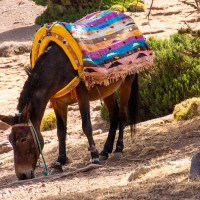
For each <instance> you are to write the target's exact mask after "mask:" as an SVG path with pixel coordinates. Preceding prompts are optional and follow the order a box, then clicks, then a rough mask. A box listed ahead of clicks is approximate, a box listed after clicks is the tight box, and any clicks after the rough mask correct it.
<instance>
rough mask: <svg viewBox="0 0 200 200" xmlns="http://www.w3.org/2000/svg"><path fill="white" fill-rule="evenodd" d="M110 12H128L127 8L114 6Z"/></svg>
mask: <svg viewBox="0 0 200 200" xmlns="http://www.w3.org/2000/svg"><path fill="white" fill-rule="evenodd" d="M110 10H114V11H119V12H126V11H127V10H126V8H125V7H123V6H122V5H114V6H111V8H110Z"/></svg>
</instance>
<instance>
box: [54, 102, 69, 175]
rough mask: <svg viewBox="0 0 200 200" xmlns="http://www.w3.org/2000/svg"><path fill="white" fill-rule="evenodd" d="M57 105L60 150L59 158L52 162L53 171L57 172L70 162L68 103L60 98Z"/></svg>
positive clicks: (55, 110) (55, 108) (55, 109)
mask: <svg viewBox="0 0 200 200" xmlns="http://www.w3.org/2000/svg"><path fill="white" fill-rule="evenodd" d="M55 105H56V106H55V107H54V112H55V115H56V122H57V136H58V145H59V152H58V158H57V159H56V161H54V162H53V163H52V165H51V167H52V168H53V169H54V170H52V172H55V173H57V172H62V165H65V164H66V163H67V162H68V158H67V156H66V134H67V128H66V123H67V105H65V104H63V103H60V102H59V101H58V100H57V101H56V104H55Z"/></svg>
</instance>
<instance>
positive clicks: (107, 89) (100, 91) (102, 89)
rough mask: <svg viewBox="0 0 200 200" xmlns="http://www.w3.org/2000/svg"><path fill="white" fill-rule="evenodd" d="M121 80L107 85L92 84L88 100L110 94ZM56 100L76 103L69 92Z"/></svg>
mask: <svg viewBox="0 0 200 200" xmlns="http://www.w3.org/2000/svg"><path fill="white" fill-rule="evenodd" d="M122 81H123V80H122V79H119V80H118V81H116V82H114V83H111V84H110V85H108V86H104V85H94V86H93V87H92V88H91V89H90V91H89V98H90V101H95V100H98V99H100V98H105V97H107V96H109V95H111V94H112V93H114V92H115V91H116V90H117V89H118V88H119V87H120V85H121V84H122ZM56 102H57V103H60V104H67V105H71V104H74V103H76V99H72V98H71V93H69V94H67V95H65V96H62V97H60V98H57V99H56Z"/></svg>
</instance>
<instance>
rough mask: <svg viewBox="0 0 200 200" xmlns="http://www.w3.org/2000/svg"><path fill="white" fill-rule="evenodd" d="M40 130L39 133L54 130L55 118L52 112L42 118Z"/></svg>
mask: <svg viewBox="0 0 200 200" xmlns="http://www.w3.org/2000/svg"><path fill="white" fill-rule="evenodd" d="M40 128H41V131H47V130H52V129H55V128H56V116H55V113H54V111H50V112H48V113H46V114H45V115H44V116H43V119H42V122H41V126H40Z"/></svg>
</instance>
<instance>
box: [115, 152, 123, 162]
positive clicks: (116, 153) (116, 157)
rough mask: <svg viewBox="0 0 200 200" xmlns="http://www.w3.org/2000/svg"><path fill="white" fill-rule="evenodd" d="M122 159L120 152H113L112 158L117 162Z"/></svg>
mask: <svg viewBox="0 0 200 200" xmlns="http://www.w3.org/2000/svg"><path fill="white" fill-rule="evenodd" d="M122 157H123V154H122V152H114V158H115V159H117V160H119V159H121V158H122Z"/></svg>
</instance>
